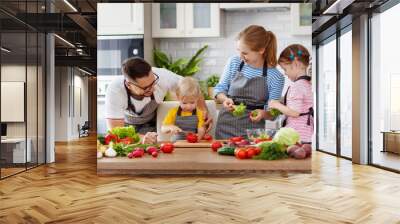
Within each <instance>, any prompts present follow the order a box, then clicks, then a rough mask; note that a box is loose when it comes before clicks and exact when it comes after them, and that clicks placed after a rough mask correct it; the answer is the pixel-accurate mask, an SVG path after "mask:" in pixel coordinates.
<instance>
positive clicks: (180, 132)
mask: <svg viewBox="0 0 400 224" xmlns="http://www.w3.org/2000/svg"><path fill="white" fill-rule="evenodd" d="M176 96H177V97H178V100H179V106H178V107H175V108H172V109H170V110H169V111H168V114H167V116H166V117H165V119H164V121H163V124H162V126H161V131H162V132H163V133H167V134H168V133H172V134H174V135H175V136H174V137H175V139H180V140H181V139H185V137H186V134H187V133H189V132H192V133H197V136H198V139H202V138H203V136H204V134H205V128H204V127H203V126H204V117H203V111H202V110H200V109H199V108H198V102H199V99H201V97H202V93H201V90H200V86H199V84H198V82H197V81H196V80H195V79H193V78H190V77H186V78H183V79H181V80H180V81H179V83H178V87H177V89H176Z"/></svg>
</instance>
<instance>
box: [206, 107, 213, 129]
mask: <svg viewBox="0 0 400 224" xmlns="http://www.w3.org/2000/svg"><path fill="white" fill-rule="evenodd" d="M212 125H213V119H212V117H211V116H209V114H208V111H204V128H205V130H206V133H208V132H210V131H211V129H212Z"/></svg>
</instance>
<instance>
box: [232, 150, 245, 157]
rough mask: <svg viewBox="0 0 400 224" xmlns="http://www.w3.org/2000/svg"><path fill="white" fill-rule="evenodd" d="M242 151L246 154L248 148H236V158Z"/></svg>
mask: <svg viewBox="0 0 400 224" xmlns="http://www.w3.org/2000/svg"><path fill="white" fill-rule="evenodd" d="M240 151H245V152H246V148H236V149H235V156H236V155H237V154H238V153H239V152H240Z"/></svg>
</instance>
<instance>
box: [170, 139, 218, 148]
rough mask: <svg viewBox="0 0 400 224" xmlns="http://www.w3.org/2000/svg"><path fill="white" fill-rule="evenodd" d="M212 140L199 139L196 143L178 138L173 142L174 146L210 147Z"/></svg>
mask: <svg viewBox="0 0 400 224" xmlns="http://www.w3.org/2000/svg"><path fill="white" fill-rule="evenodd" d="M211 144H212V141H211V142H209V141H203V140H201V141H199V142H197V143H189V142H187V141H186V140H178V141H176V142H175V143H174V146H175V147H176V148H211Z"/></svg>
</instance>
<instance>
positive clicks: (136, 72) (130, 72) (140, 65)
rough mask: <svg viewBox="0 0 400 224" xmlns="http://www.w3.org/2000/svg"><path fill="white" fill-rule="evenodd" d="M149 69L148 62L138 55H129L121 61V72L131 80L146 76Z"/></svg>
mask: <svg viewBox="0 0 400 224" xmlns="http://www.w3.org/2000/svg"><path fill="white" fill-rule="evenodd" d="M150 71H151V66H150V64H149V63H147V62H146V61H145V60H144V59H143V58H140V57H131V58H128V59H126V60H125V61H124V62H123V63H122V74H124V75H125V76H127V77H129V78H131V79H133V80H135V79H137V78H142V77H146V76H148V75H149V73H150Z"/></svg>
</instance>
